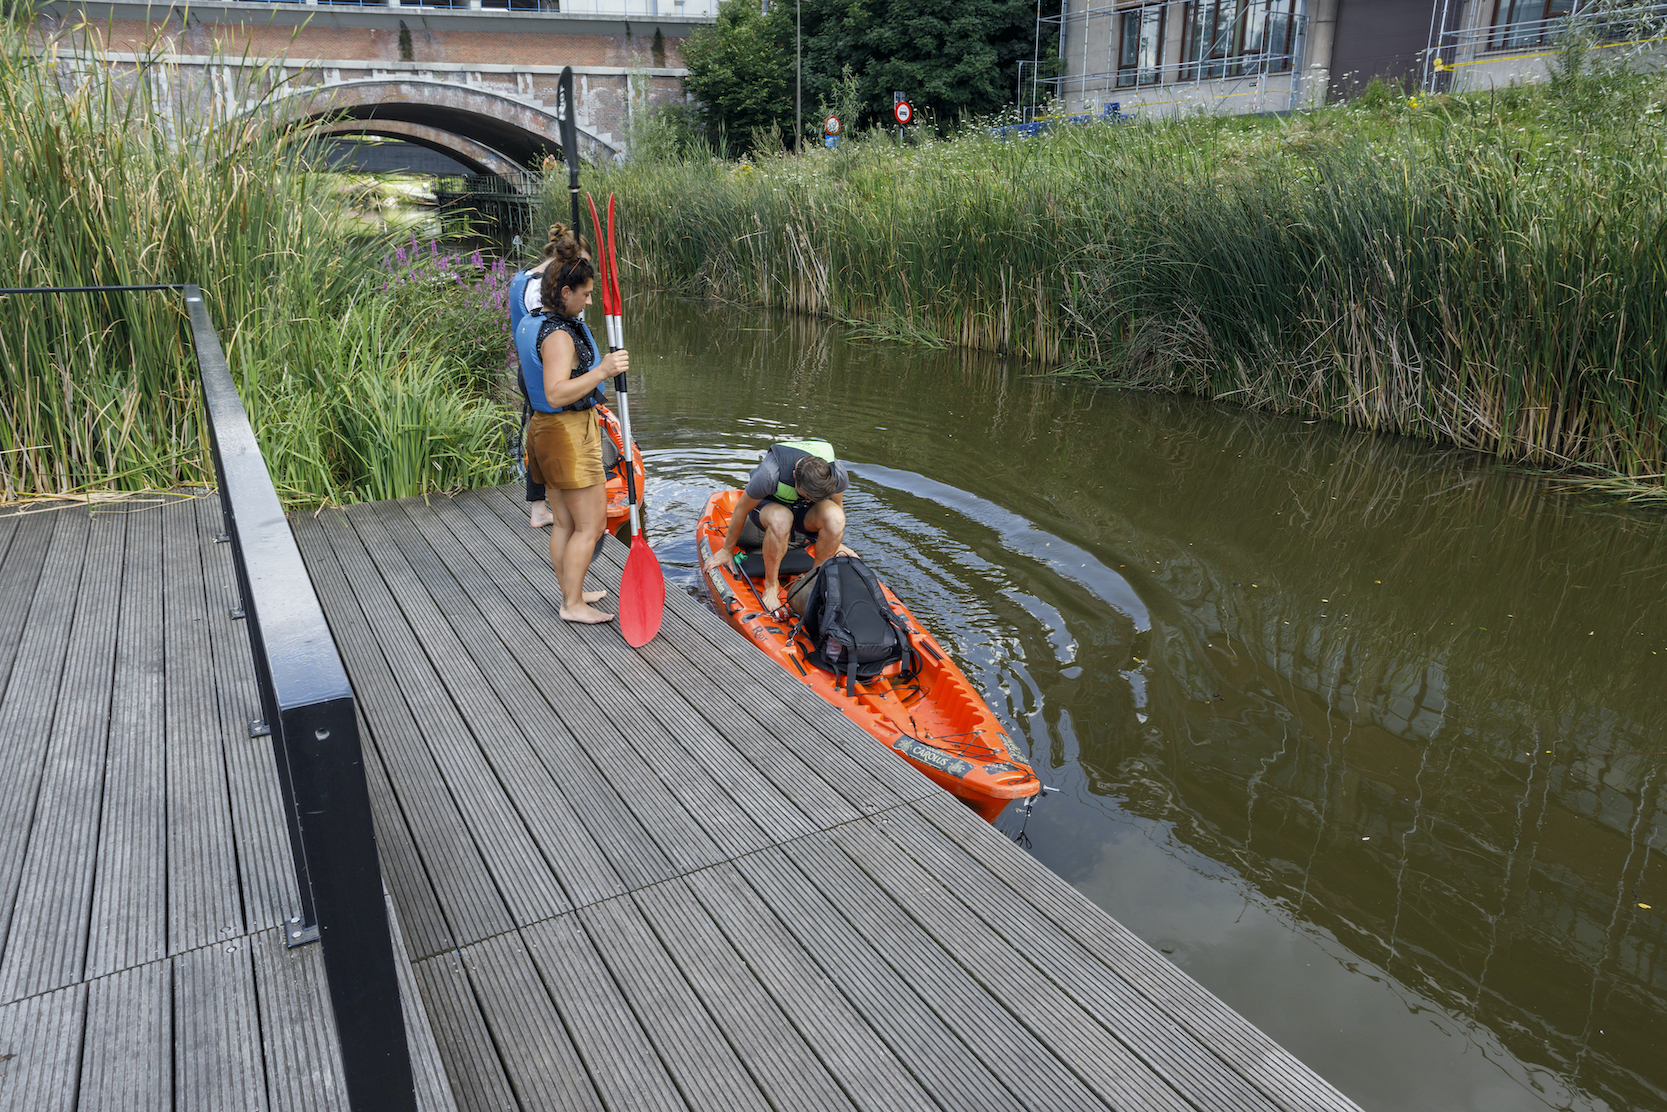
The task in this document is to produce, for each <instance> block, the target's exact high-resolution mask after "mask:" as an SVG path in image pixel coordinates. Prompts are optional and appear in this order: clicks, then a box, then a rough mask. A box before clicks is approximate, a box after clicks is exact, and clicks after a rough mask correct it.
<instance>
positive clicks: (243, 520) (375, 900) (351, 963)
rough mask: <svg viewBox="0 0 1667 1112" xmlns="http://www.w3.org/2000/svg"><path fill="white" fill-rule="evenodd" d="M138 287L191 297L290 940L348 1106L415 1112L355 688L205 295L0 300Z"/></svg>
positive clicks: (189, 288) (182, 289)
mask: <svg viewBox="0 0 1667 1112" xmlns="http://www.w3.org/2000/svg"><path fill="white" fill-rule="evenodd" d="M144 290H174V291H177V292H179V293H181V294H183V295H184V298H185V308H186V312H187V315H188V317H189V320H190V327H191V338H192V342H193V344H194V346H195V348H196V354H197V367H198V370H199V373H200V378H201V381H202V389H203V403H204V406H205V408H206V410H207V415H208V427H209V432H210V440H211V443H212V445H213V449H214V470H215V474H216V475H217V476H218V479H219V490H220V509H221V513H222V515H223V517H224V520H225V530H226V532H225V537H224V539H225V540H227V541H229V542H230V544H231V547H232V564H233V566H234V567H235V568H236V572H237V589H238V596H239V598H240V600H241V602H240V604H239V609H240V610H241V613H242V618H243V620H244V622H245V623H246V625H247V628H248V633H249V648H250V651H251V652H252V654H253V656H254V664H255V683H256V686H257V688H258V689H259V694H260V717H259V718H257V719H255V720H254V721H252V722H251V723H250V730H249V732H250V736H252V737H260V736H266V735H268V734H269V735H270V736H271V738H272V751H273V756H274V758H275V760H276V762H277V769H278V782H279V785H280V788H281V791H282V792H283V797H284V816H285V819H286V821H287V822H288V825H289V843H290V851H291V856H292V858H293V860H294V863H295V879H296V887H297V888H298V889H299V891H300V898H301V907H300V909H299V914H298V915H297V916H296V917H295V918H294V919H292V920H291V921H290V922H289V923H288V924H287V925H286V931H285V934H286V941H287V942H288V943H289V944H290V945H299V944H302V943H305V942H308V941H311V940H312V939H315V938H316V939H317V940H319V941H320V942H321V943H322V944H323V952H324V973H325V978H326V980H327V981H328V983H329V987H330V1003H331V1007H332V1010H333V1011H334V1012H335V1016H336V1035H337V1038H338V1039H339V1041H340V1045H341V1057H342V1070H343V1074H344V1078H345V1082H346V1087H347V1096H348V1101H349V1104H350V1106H351V1107H352V1108H354V1109H357V1110H360V1112H364V1110H367V1109H389V1110H395V1112H407V1110H410V1112H414V1110H415V1108H416V1092H415V1086H414V1084H413V1080H412V1073H411V1055H410V1048H409V1047H408V1046H407V1044H406V1040H405V1023H404V1017H403V1015H402V1013H401V1011H400V999H399V981H398V976H397V973H396V969H395V965H394V951H393V939H392V935H391V933H390V931H389V925H388V916H387V906H386V904H385V903H384V897H383V893H382V870H381V866H380V865H379V863H378V861H377V857H376V832H375V829H374V827H373V824H372V820H371V808H370V790H369V787H368V785H367V784H366V781H365V772H364V758H363V754H362V752H361V749H360V745H359V727H358V721H357V719H356V718H355V715H354V701H353V689H352V688H351V687H350V686H349V684H348V681H347V670H346V668H345V667H344V666H343V665H342V661H341V656H340V654H339V653H338V652H337V651H336V643H335V640H334V639H333V638H332V637H331V636H330V628H329V626H328V625H327V624H326V623H325V620H324V610H323V607H322V606H321V605H320V604H319V601H318V595H317V594H316V593H315V592H314V591H313V586H312V580H311V578H310V577H309V576H308V574H307V568H306V565H305V564H304V563H302V560H301V551H300V549H299V548H297V547H296V544H295V537H294V535H293V534H292V533H291V532H290V528H289V522H288V520H287V519H286V518H285V517H284V509H283V505H282V504H281V503H280V502H279V501H278V493H277V491H276V490H275V489H274V488H273V486H272V478H271V475H270V474H269V473H268V472H267V469H266V460H265V459H264V457H262V455H261V452H260V447H259V445H258V444H257V443H256V442H255V434H254V429H253V428H252V427H251V426H250V424H249V416H248V413H247V412H245V410H244V408H243V402H242V399H241V398H239V397H238V394H237V386H236V385H235V384H234V383H233V382H232V377H231V372H230V371H229V370H228V369H227V367H226V357H225V352H224V350H223V349H222V348H221V346H220V338H219V336H218V335H217V334H216V333H215V331H214V325H213V323H212V322H211V321H210V320H209V316H208V307H207V306H206V305H205V304H204V303H203V296H202V291H201V290H199V289H198V288H197V287H196V286H194V285H148V286H64V287H34V288H29V289H3V290H0V294H13V293H41V294H45V293H117V292H137V291H144ZM234 616H236V612H234Z"/></svg>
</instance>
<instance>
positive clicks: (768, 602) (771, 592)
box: [758, 583, 781, 611]
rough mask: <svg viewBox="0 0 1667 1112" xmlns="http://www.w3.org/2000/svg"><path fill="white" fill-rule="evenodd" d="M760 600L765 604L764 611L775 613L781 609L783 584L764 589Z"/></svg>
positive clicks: (759, 597)
mask: <svg viewBox="0 0 1667 1112" xmlns="http://www.w3.org/2000/svg"><path fill="white" fill-rule="evenodd" d="M758 600H759V601H760V602H762V603H763V604H764V609H765V610H767V611H773V610H775V609H777V608H778V607H780V606H781V584H780V583H777V584H774V585H773V586H769V587H766V588H764V590H763V592H762V593H761V594H760V595H759V596H758Z"/></svg>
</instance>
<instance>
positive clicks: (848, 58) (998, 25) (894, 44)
mask: <svg viewBox="0 0 1667 1112" xmlns="http://www.w3.org/2000/svg"><path fill="white" fill-rule="evenodd" d="M798 2H799V3H800V4H801V5H802V11H803V18H804V44H803V51H804V96H805V103H806V104H807V105H808V104H815V103H817V102H819V101H822V102H826V103H829V104H831V103H833V100H834V95H835V90H834V85H835V82H836V81H838V79H839V77H840V75H841V73H842V72H843V71H844V70H845V68H846V67H847V66H849V67H850V69H851V71H852V72H853V73H855V74H856V75H857V78H858V80H859V82H860V87H861V89H862V99H863V114H864V118H865V120H866V122H868V123H870V124H874V123H879V124H885V125H889V124H890V122H891V107H892V93H893V92H894V91H901V92H903V93H905V94H907V95H908V97H909V99H910V101H911V102H912V103H913V105H914V106H915V108H916V109H917V110H922V111H924V112H925V113H926V114H927V117H928V118H933V117H935V118H936V119H937V121H938V122H939V125H940V126H944V125H947V124H949V123H950V122H951V121H953V120H956V119H959V118H961V117H963V116H966V115H989V114H992V113H995V112H998V111H1000V110H1001V109H1002V108H1004V107H1006V106H1007V105H1009V104H1011V103H1012V102H1013V95H1014V89H1015V88H1016V86H1017V83H1018V77H1019V69H1018V67H1019V61H1020V60H1021V59H1028V58H1031V57H1033V56H1034V54H1035V52H1036V51H1037V50H1038V43H1037V29H1038V28H1037V19H1036V16H1037V8H1038V3H1037V0H798ZM793 3H794V0H779V6H780V8H781V9H782V10H783V11H784V12H785V13H786V18H787V20H788V21H791V19H792V16H793V12H792V6H793ZM1039 6H1040V8H1041V9H1042V14H1043V15H1056V14H1058V12H1059V0H1041V3H1040V5H1039ZM791 33H792V29H791V28H788V36H789V37H788V39H787V44H788V56H789V62H790V63H791V55H792V38H791ZM1040 37H1041V43H1040V47H1039V49H1040V51H1041V56H1042V60H1043V61H1044V62H1046V61H1047V60H1048V59H1050V58H1051V57H1052V56H1053V55H1054V54H1055V53H1057V50H1058V42H1059V28H1058V25H1057V24H1051V23H1049V24H1042V25H1041V36H1040ZM790 76H791V75H790ZM845 123H846V124H847V125H849V126H850V127H852V128H853V129H854V128H855V127H856V126H857V125H858V123H859V121H857V120H847V121H845Z"/></svg>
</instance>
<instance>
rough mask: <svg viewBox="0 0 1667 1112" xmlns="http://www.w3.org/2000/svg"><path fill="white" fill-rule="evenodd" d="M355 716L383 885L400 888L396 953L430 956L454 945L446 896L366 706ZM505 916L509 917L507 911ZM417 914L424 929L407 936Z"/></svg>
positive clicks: (396, 903)
mask: <svg viewBox="0 0 1667 1112" xmlns="http://www.w3.org/2000/svg"><path fill="white" fill-rule="evenodd" d="M355 720H356V721H357V722H358V724H359V738H360V744H361V748H362V751H363V753H364V755H365V782H366V783H367V784H368V785H369V787H370V806H371V814H372V816H373V817H374V818H375V820H376V855H377V859H378V863H379V864H380V865H381V867H382V884H383V887H385V888H387V889H388V890H389V892H390V893H398V895H397V896H396V895H390V897H389V898H390V899H392V900H394V906H395V909H396V910H397V911H398V912H399V914H398V916H396V918H397V919H398V920H399V922H400V927H399V930H398V933H399V939H400V945H401V946H402V947H404V949H401V950H399V951H398V952H397V953H396V954H395V955H394V956H395V958H396V959H397V960H399V961H410V960H411V959H412V957H413V955H415V954H423V955H425V956H426V955H427V954H432V953H437V952H439V951H441V950H444V949H445V948H446V947H447V946H448V945H449V944H450V939H451V936H452V930H451V928H450V927H449V926H447V925H446V915H445V912H444V911H443V910H442V909H441V907H440V898H439V897H438V896H436V895H435V893H434V885H433V883H432V882H431V881H430V880H429V877H428V874H427V873H426V872H425V871H424V869H423V863H422V856H421V855H420V854H419V853H418V852H417V843H416V842H415V841H413V840H412V838H411V828H410V827H409V826H408V825H406V821H405V815H404V814H403V813H402V812H401V811H400V808H399V800H398V799H397V798H396V797H395V795H394V789H393V785H392V784H391V783H389V781H388V772H387V769H386V768H384V767H383V764H382V755H381V754H380V753H378V752H377V750H376V745H375V744H374V742H373V739H372V737H371V732H370V727H369V726H367V725H366V724H365V717H364V710H363V707H362V705H361V706H359V707H356V708H355ZM504 916H505V918H506V919H507V918H508V912H507V911H505V912H504ZM412 919H415V920H416V922H417V930H418V933H416V934H411V935H407V934H405V933H404V924H405V923H407V922H410V921H412Z"/></svg>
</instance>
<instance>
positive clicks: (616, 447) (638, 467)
mask: <svg viewBox="0 0 1667 1112" xmlns="http://www.w3.org/2000/svg"><path fill="white" fill-rule="evenodd" d="M596 423H597V424H598V425H600V426H601V430H602V466H603V467H604V468H605V469H606V470H607V473H608V532H610V533H612V534H614V535H615V536H621V533H620V531H621V530H624V531H625V532H626V533H629V532H630V528H631V499H630V495H629V493H628V492H627V489H626V486H625V468H624V466H623V464H624V461H625V433H624V430H622V429H621V428H620V425H619V418H618V417H615V416H614V413H613V410H611V409H609V408H608V407H607V406H605V405H599V406H597V407H596ZM631 447H632V452H631V461H632V464H633V470H635V471H636V473H637V476H636V478H637V504H638V505H639V506H640V505H643V504H644V499H643V492H644V490H646V489H647V488H646V487H645V486H644V483H645V482H647V479H648V475H647V473H646V472H645V471H644V470H643V465H642V449H641V448H639V447H637V446H636V445H635V444H633V445H632V446H631ZM621 539H623V540H624V541H625V542H626V543H627V544H629V543H630V542H631V538H630V537H629V536H623V537H622V538H621Z"/></svg>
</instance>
